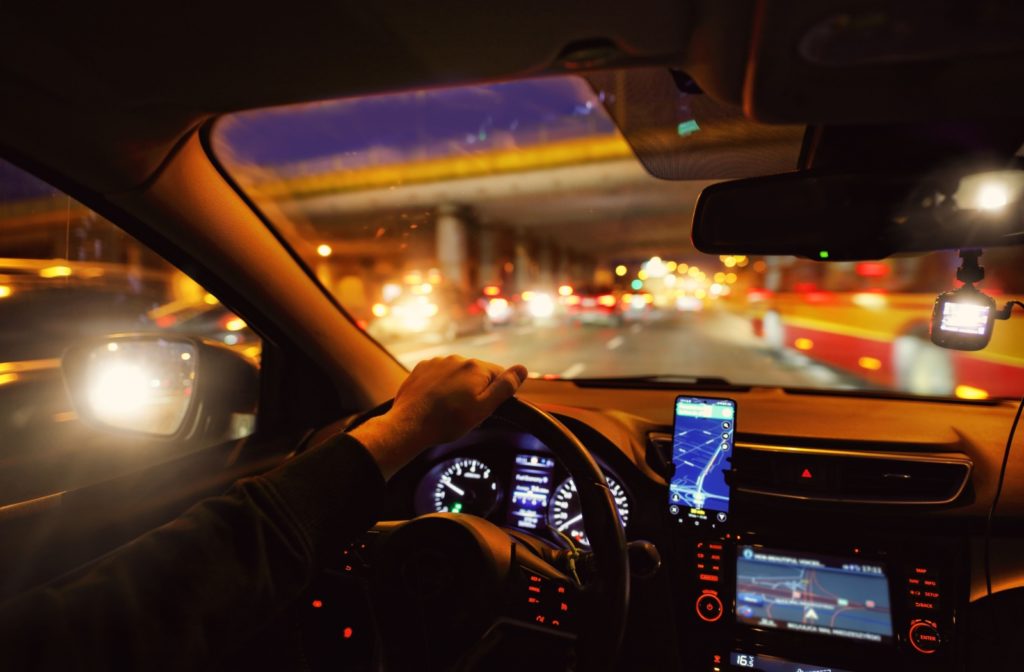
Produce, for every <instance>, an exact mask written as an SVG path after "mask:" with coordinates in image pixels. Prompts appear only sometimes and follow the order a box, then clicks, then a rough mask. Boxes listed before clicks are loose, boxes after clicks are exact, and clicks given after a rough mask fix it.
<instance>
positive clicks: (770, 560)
mask: <svg viewBox="0 0 1024 672" xmlns="http://www.w3.org/2000/svg"><path fill="white" fill-rule="evenodd" d="M736 550H737V552H736V620H737V621H738V622H740V623H744V624H746V625H752V626H756V627H761V628H775V629H780V630H789V631H792V632H800V633H812V634H819V635H829V636H832V637H843V638H846V639H857V640H862V641H870V642H881V643H888V642H891V641H892V637H893V635H892V614H891V612H890V609H889V581H888V579H887V578H886V574H885V568H884V567H882V565H880V564H878V563H872V562H865V561H864V560H863V559H861V558H857V559H849V558H845V559H844V558H836V557H830V556H826V555H818V554H811V553H802V552H795V551H786V550H776V549H770V548H763V547H760V546H739V547H738V548H737V549H736Z"/></svg>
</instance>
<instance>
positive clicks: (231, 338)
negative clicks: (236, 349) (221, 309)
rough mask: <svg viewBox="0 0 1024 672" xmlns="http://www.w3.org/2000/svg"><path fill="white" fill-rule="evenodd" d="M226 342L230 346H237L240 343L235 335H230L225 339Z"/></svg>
mask: <svg viewBox="0 0 1024 672" xmlns="http://www.w3.org/2000/svg"><path fill="white" fill-rule="evenodd" d="M224 342H225V343H227V344H228V345H235V344H236V343H238V336H235V335H234V334H228V335H227V336H225V337H224Z"/></svg>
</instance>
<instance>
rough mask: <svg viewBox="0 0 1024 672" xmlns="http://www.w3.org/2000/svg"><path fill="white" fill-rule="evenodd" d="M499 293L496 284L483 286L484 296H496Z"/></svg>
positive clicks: (499, 289) (499, 290)
mask: <svg viewBox="0 0 1024 672" xmlns="http://www.w3.org/2000/svg"><path fill="white" fill-rule="evenodd" d="M498 294H501V288H500V287H498V286H497V285H487V286H486V287H484V296H497V295H498Z"/></svg>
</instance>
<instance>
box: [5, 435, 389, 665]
mask: <svg viewBox="0 0 1024 672" xmlns="http://www.w3.org/2000/svg"><path fill="white" fill-rule="evenodd" d="M383 493H384V480H383V478H382V477H381V474H380V471H379V470H378V468H377V466H376V464H375V463H374V461H373V459H372V458H371V457H370V456H369V455H368V454H367V452H366V451H365V450H364V449H363V447H362V446H361V445H360V444H359V443H358V442H356V441H355V440H354V439H351V438H350V437H341V438H339V439H337V440H333V441H330V442H329V443H328V444H326V445H322V446H319V447H317V448H316V449H314V450H311V451H309V452H308V453H305V454H303V455H301V456H300V457H298V458H296V459H294V460H291V461H289V462H288V463H286V464H285V465H282V466H281V467H279V468H277V469H275V470H273V471H271V472H269V473H268V474H266V475H264V476H260V477H257V478H252V479H246V480H244V481H240V482H239V483H238V484H236V485H235V486H234V487H233V488H232V489H231V490H230V491H229V492H228V493H227V494H225V495H223V496H221V497H216V498H212V499H208V500H205V501H203V502H201V503H199V504H197V505H196V506H194V507H192V508H191V509H189V511H187V512H186V513H185V514H183V515H182V516H181V517H179V518H178V519H176V520H174V521H172V522H170V523H168V524H167V525H164V526H163V527H160V528H158V529H156V530H154V531H152V532H150V533H147V534H145V535H143V536H142V537H139V538H138V539H136V540H135V541H133V542H131V543H129V544H128V545H126V546H124V547H122V548H120V549H118V550H117V551H114V552H113V553H111V554H110V555H108V556H107V557H105V558H104V559H102V560H100V561H98V562H97V563H94V564H93V565H90V566H89V567H87V568H85V569H83V570H80V571H77V572H75V573H73V574H71V575H68V576H66V577H64V578H62V579H60V580H58V581H55V582H53V583H51V584H49V585H47V586H43V587H41V588H38V589H35V590H32V591H30V592H28V593H25V594H23V595H20V596H18V597H16V598H14V599H13V600H10V601H8V602H7V603H5V604H3V605H0V652H2V654H0V659H2V660H3V667H4V669H17V670H31V669H57V668H59V669H110V668H111V667H115V666H116V667H119V668H126V669H156V668H167V669H183V668H191V667H200V666H205V665H207V664H209V663H210V662H211V660H215V659H216V658H217V656H218V655H219V653H220V652H222V651H224V650H226V649H227V648H228V647H230V646H231V645H233V644H236V643H238V642H239V641H243V640H244V639H245V638H247V637H248V636H251V635H253V634H254V633H256V632H257V631H258V630H259V629H260V627H261V626H263V625H265V624H266V623H267V622H268V621H269V620H270V619H271V618H272V617H273V615H274V614H275V613H277V612H278V611H279V610H281V609H282V608H284V607H285V606H286V605H288V604H289V602H291V601H292V600H293V599H294V598H295V597H297V596H298V595H299V594H300V593H301V591H302V590H303V589H304V588H305V587H306V586H307V584H308V583H309V581H310V579H311V577H312V576H313V572H314V571H315V569H316V567H317V564H318V561H322V560H325V559H327V558H330V557H331V556H332V555H333V553H334V552H339V553H340V550H341V547H342V546H343V545H344V543H345V542H346V541H347V540H350V539H352V538H353V537H355V536H356V535H358V534H359V533H360V532H362V531H363V530H365V529H366V528H368V527H369V526H370V525H372V524H373V522H374V521H375V520H376V517H377V515H378V512H379V510H380V506H381V502H382V500H383Z"/></svg>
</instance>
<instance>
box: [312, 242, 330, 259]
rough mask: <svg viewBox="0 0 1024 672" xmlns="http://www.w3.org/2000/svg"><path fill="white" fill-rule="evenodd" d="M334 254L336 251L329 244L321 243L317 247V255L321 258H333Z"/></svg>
mask: <svg viewBox="0 0 1024 672" xmlns="http://www.w3.org/2000/svg"><path fill="white" fill-rule="evenodd" d="M332 252H334V250H333V249H331V246H330V245H328V244H327V243H320V244H319V245H317V246H316V253H317V254H319V255H320V256H321V257H329V256H331V253H332Z"/></svg>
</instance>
